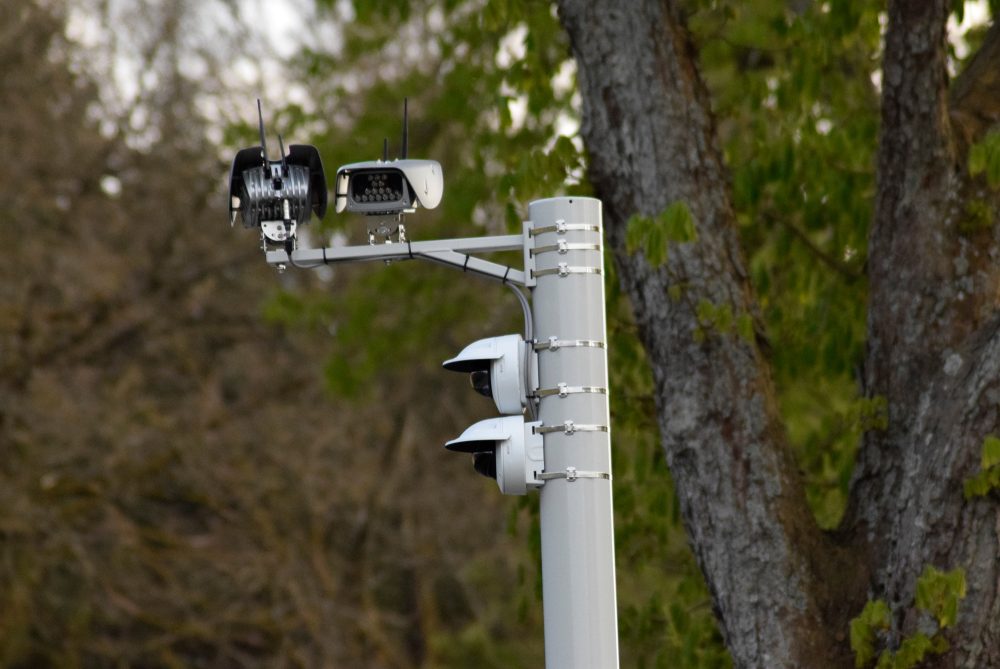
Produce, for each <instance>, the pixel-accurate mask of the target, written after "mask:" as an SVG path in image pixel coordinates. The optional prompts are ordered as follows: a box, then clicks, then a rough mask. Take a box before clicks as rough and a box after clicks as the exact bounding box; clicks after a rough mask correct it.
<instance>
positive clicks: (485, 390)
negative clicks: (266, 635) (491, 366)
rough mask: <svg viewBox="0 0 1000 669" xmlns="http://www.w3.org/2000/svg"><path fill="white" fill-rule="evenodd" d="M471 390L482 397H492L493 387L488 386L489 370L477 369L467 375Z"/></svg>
mask: <svg viewBox="0 0 1000 669" xmlns="http://www.w3.org/2000/svg"><path fill="white" fill-rule="evenodd" d="M469 381H471V382H472V389H473V390H475V391H476V392H477V393H479V394H480V395H483V396H484V397H493V386H491V385H490V370H488V369H477V370H476V371H474V372H472V373H471V374H469Z"/></svg>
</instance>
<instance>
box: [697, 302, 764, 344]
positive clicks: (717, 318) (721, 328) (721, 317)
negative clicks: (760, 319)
mask: <svg viewBox="0 0 1000 669" xmlns="http://www.w3.org/2000/svg"><path fill="white" fill-rule="evenodd" d="M695 313H696V314H697V316H698V328H697V329H696V330H695V331H694V338H695V341H699V342H700V341H704V340H705V339H706V338H707V337H708V335H709V334H712V333H715V334H722V335H728V334H737V335H739V336H740V337H741V338H742V339H743V340H744V341H747V342H752V341H753V318H752V317H751V316H750V314H739V315H738V316H737V315H734V314H733V308H732V306H730V305H728V304H713V303H712V302H709V301H708V300H702V301H701V302H699V303H698V305H697V306H696V307H695Z"/></svg>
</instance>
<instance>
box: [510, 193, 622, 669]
mask: <svg viewBox="0 0 1000 669" xmlns="http://www.w3.org/2000/svg"><path fill="white" fill-rule="evenodd" d="M528 211H529V218H530V219H531V220H530V222H529V231H530V232H529V234H530V241H529V242H528V248H529V255H530V258H531V261H532V262H530V263H529V267H528V268H526V272H530V274H531V277H532V278H533V279H534V280H535V282H536V285H535V286H534V288H533V291H532V292H533V295H532V313H533V317H534V324H535V339H536V344H535V348H536V349H537V350H538V372H539V374H538V380H539V383H538V386H539V388H538V394H539V396H540V398H541V399H540V408H539V419H540V420H541V422H542V427H541V428H540V431H543V433H544V435H545V436H544V440H545V442H544V449H545V474H544V475H543V476H544V478H545V479H546V483H545V485H544V486H542V488H541V532H542V592H543V606H544V618H545V666H546V669H614V668H616V667H618V620H617V611H616V596H615V553H614V526H613V518H612V506H611V434H610V412H609V410H608V395H607V389H608V364H607V351H606V342H607V327H606V323H605V313H604V259H603V252H602V251H603V243H602V232H603V230H602V222H601V202H600V200H596V199H593V198H586V197H561V198H551V199H546V200H537V201H535V202H532V203H531V204H530V205H529V209H528ZM530 265H534V266H533V267H530Z"/></svg>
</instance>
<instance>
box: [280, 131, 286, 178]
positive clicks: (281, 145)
mask: <svg viewBox="0 0 1000 669" xmlns="http://www.w3.org/2000/svg"><path fill="white" fill-rule="evenodd" d="M278 150H280V151H281V173H282V174H283V175H284V176H286V177H287V176H288V163H287V162H285V143H284V142H283V141H281V133H280V132H279V133H278Z"/></svg>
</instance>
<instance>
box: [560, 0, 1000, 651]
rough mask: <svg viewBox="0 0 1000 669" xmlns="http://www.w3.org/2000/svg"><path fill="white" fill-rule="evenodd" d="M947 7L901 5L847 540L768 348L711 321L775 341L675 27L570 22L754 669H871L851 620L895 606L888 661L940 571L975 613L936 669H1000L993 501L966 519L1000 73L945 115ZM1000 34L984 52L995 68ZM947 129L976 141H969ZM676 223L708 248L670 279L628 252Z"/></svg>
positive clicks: (999, 349)
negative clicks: (984, 169)
mask: <svg viewBox="0 0 1000 669" xmlns="http://www.w3.org/2000/svg"><path fill="white" fill-rule="evenodd" d="M948 4H949V3H947V2H945V1H944V0H936V1H934V2H917V1H915V0H914V1H913V2H896V3H891V8H890V13H889V14H890V21H889V27H888V33H887V37H886V50H885V62H884V76H883V81H884V87H885V89H884V92H883V114H882V122H883V128H882V137H881V141H880V147H879V159H878V192H877V195H876V207H875V220H874V221H873V225H872V231H871V240H870V248H869V258H870V260H869V275H870V277H869V278H870V282H871V303H870V307H869V347H868V355H867V360H866V361H865V370H866V371H865V387H866V391H867V393H868V395H869V396H876V395H881V396H884V397H885V398H886V400H887V402H888V407H889V426H888V429H887V430H884V431H879V432H871V433H869V434H867V435H866V436H865V439H864V444H863V448H862V450H861V453H860V455H859V458H858V463H857V465H856V471H855V476H854V479H853V484H852V490H851V500H850V503H849V509H848V513H847V514H846V518H845V521H844V525H843V527H842V528H841V529H840V530H839V531H837V532H835V533H826V532H822V531H821V530H820V529H819V528H818V527H817V525H816V523H815V521H814V519H813V517H812V514H811V512H810V511H809V508H808V506H807V504H806V500H805V495H804V493H803V486H802V483H801V481H800V480H799V475H798V470H797V467H796V464H795V461H794V459H793V457H792V455H791V452H790V449H789V446H788V443H787V438H786V435H785V431H784V428H783V426H782V424H781V420H780V416H779V414H778V411H777V408H776V399H775V391H774V388H773V384H772V382H771V378H770V370H769V362H768V360H767V356H766V353H765V351H764V350H763V349H762V347H761V346H760V344H759V340H758V339H756V338H754V337H751V336H745V335H746V333H744V335H740V334H738V333H735V332H728V331H716V330H712V328H711V327H710V326H708V327H706V323H705V322H704V317H702V320H699V309H700V308H703V307H704V305H706V304H708V305H711V307H712V308H713V309H716V310H717V309H720V308H721V309H726V310H728V312H729V313H730V314H732V315H733V316H734V317H735V318H737V319H738V318H741V317H742V318H750V319H752V322H753V323H755V324H756V322H757V307H756V305H755V300H754V296H753V291H752V288H751V286H750V284H749V281H748V278H747V273H746V270H745V266H746V263H745V260H744V256H743V252H742V250H741V249H740V247H739V240H738V236H737V231H736V226H735V221H734V215H733V211H732V206H731V197H730V193H729V187H728V182H727V179H728V175H727V172H726V169H725V166H724V165H723V161H722V158H721V153H720V151H719V149H718V146H717V138H716V132H715V128H714V126H713V119H712V116H711V113H710V102H709V97H708V93H707V91H706V88H705V86H704V84H703V82H702V80H701V78H700V75H699V72H698V68H697V56H696V53H695V49H694V47H693V45H692V42H691V39H690V36H689V35H688V33H687V31H686V28H685V25H684V21H683V18H682V16H681V14H680V12H679V10H678V9H677V8H676V7H675V6H674V3H672V2H666V1H663V0H636V1H635V2H630V3H627V4H620V5H619V4H616V3H594V2H590V1H589V0H560V2H559V11H560V19H561V21H562V23H563V25H564V27H565V28H566V30H567V32H568V34H569V36H570V41H571V44H572V48H573V54H574V56H575V58H576V61H577V66H578V77H579V86H580V91H581V95H582V99H583V126H582V130H581V132H582V135H583V138H584V141H585V143H586V146H587V149H588V151H589V155H590V179H591V181H592V183H593V185H594V187H595V189H596V191H597V194H598V196H599V197H600V198H601V199H602V200H603V201H604V205H605V221H606V227H607V230H608V235H609V243H610V246H611V247H612V249H613V250H614V254H615V261H616V264H617V267H618V270H619V274H620V277H621V282H622V285H623V288H624V290H625V291H626V293H627V294H628V295H629V297H630V299H631V301H632V305H633V308H634V310H635V314H636V319H637V322H638V323H639V327H640V332H641V337H642V340H643V343H644V345H645V347H646V349H647V352H648V355H649V358H650V361H651V363H652V366H653V372H654V378H655V382H656V400H657V408H658V414H659V425H660V430H661V434H662V441H663V447H664V449H665V452H666V456H667V461H668V463H669V466H670V469H671V473H672V475H673V477H674V481H675V484H676V488H677V494H678V497H679V499H680V504H681V507H682V510H683V515H684V520H685V525H686V528H687V531H688V534H689V537H690V540H691V544H692V547H693V549H694V552H695V554H696V556H697V559H698V561H699V564H700V566H701V569H702V571H703V572H704V574H705V578H706V581H707V582H708V585H709V589H710V590H711V593H712V597H713V601H714V604H715V606H716V611H717V615H718V617H719V621H720V624H721V627H722V631H723V634H724V636H725V639H726V643H727V645H728V646H729V648H730V650H731V652H732V655H733V658H734V660H735V662H736V664H737V666H740V667H814V668H821V667H853V666H854V656H853V653H852V651H851V649H850V647H849V643H848V641H847V639H848V625H849V621H850V619H851V618H853V617H854V616H856V615H857V614H858V613H860V611H861V609H862V608H863V607H864V605H865V602H866V600H868V599H872V598H877V597H883V598H885V599H886V601H887V602H888V603H889V605H890V608H891V610H892V613H893V616H892V618H893V620H892V627H891V630H890V634H889V639H888V647H889V649H890V650H891V649H892V648H893V645H894V644H898V643H899V641H900V640H901V639H902V638H904V637H905V636H907V635H910V634H912V633H913V632H914V631H915V630H916V629H917V626H918V623H920V620H919V617H918V615H917V612H916V609H915V608H914V606H913V601H914V591H915V587H916V581H917V578H918V577H919V576H920V574H921V573H922V572H923V570H924V568H925V567H926V566H928V565H933V566H935V567H937V568H939V569H954V568H957V567H961V568H964V569H965V571H966V576H967V580H968V596H967V597H966V598H965V599H964V600H963V601H962V603H961V606H960V609H959V619H958V623H957V625H955V626H954V627H953V628H951V629H949V630H947V632H946V634H947V638H948V640H949V641H950V643H951V647H952V649H953V650H951V651H950V652H948V653H945V654H943V655H939V656H935V657H934V658H933V659H931V660H929V661H928V662H929V663H928V664H925V665H922V666H941V667H959V666H962V667H985V666H1000V624H998V623H997V622H996V621H997V620H1000V568H998V559H997V555H998V546H1000V544H998V537H1000V511H998V508H997V504H996V499H995V498H990V497H980V498H977V499H976V500H973V501H966V500H965V499H964V497H963V481H964V479H965V478H967V477H968V476H970V475H972V474H973V473H974V472H975V471H976V469H977V466H978V459H979V452H980V447H981V444H982V441H983V438H984V437H985V436H986V435H987V434H990V433H996V432H997V431H998V430H1000V428H998V426H997V425H996V423H997V421H998V420H1000V415H998V410H997V408H998V407H997V405H998V399H1000V390H998V388H997V382H998V379H1000V317H998V316H997V309H996V306H997V297H998V293H997V289H996V286H997V283H998V278H1000V277H998V276H997V270H996V269H995V267H996V261H997V260H998V258H1000V256H998V253H997V252H998V250H1000V249H998V248H997V234H996V231H995V229H994V228H991V229H990V230H989V231H987V232H985V233H977V234H979V236H977V237H976V238H975V239H972V238H967V237H965V236H963V235H962V234H960V233H959V232H958V225H957V222H958V219H959V217H960V216H961V212H962V211H963V209H962V202H963V198H966V197H969V196H970V194H971V193H972V192H973V190H975V189H976V188H977V185H976V184H975V183H974V182H973V181H972V180H970V178H969V176H968V174H967V173H966V171H965V169H964V157H963V156H962V153H963V151H964V150H965V149H964V147H966V146H967V145H968V143H969V142H971V141H975V139H977V138H978V137H980V136H981V135H982V133H983V132H984V131H985V128H987V127H988V125H989V123H988V122H986V121H983V118H984V113H981V112H976V110H975V109H973V108H972V107H973V106H974V105H972V103H970V102H968V101H977V103H976V105H975V106H977V107H978V108H982V107H983V104H982V100H983V98H984V97H985V96H987V95H988V94H989V93H990V92H991V91H992V90H993V89H995V88H997V87H996V86H995V85H994V82H993V79H994V78H995V77H994V71H995V69H996V62H995V60H994V62H993V67H990V66H989V63H987V64H986V65H980V66H979V67H978V72H979V74H978V75H972V76H970V77H969V78H968V80H967V81H960V82H959V83H960V84H961V85H962V87H963V88H962V94H961V96H959V95H956V96H955V97H956V100H961V101H966V102H965V103H964V104H965V106H964V107H962V106H961V105H960V104H957V103H956V104H952V106H951V108H949V93H948V88H947V73H946V70H945V57H946V49H945V46H946V42H945V21H946V19H947V11H948ZM996 32H997V31H996V30H994V31H991V33H990V34H991V36H993V38H992V39H988V40H987V45H986V46H984V48H983V53H994V52H996V48H995V46H993V45H994V43H995V39H996V36H995V33H996ZM977 60H978V59H977ZM969 69H970V71H971V70H972V69H973V68H972V67H970V68H969ZM963 76H964V75H963ZM956 87H958V84H956ZM991 87H992V88H991ZM984 111H990V112H992V108H989V109H987V110H984ZM950 117H954V118H967V119H972V120H971V121H970V122H969V123H965V124H964V125H963V127H962V130H963V132H962V135H961V137H960V138H959V140H960V141H956V140H955V139H953V132H954V131H953V130H952V125H951V124H952V122H951V121H950V120H949V118H950ZM987 121H990V119H989V118H988V115H987ZM956 147H957V148H956ZM980 186H981V185H980ZM977 197H984V196H983V194H982V193H978V195H977ZM677 201H682V202H684V203H685V204H686V205H687V206H688V208H689V209H690V211H691V213H692V215H693V218H694V220H695V223H696V229H697V239H696V240H695V241H692V242H687V243H682V244H673V245H672V246H671V248H670V252H669V258H668V261H667V263H666V264H665V266H663V267H656V266H653V265H651V264H650V262H648V260H647V258H646V256H645V255H644V254H643V252H642V251H639V252H635V253H630V252H629V250H628V249H627V247H626V242H625V240H626V227H627V224H628V220H629V219H630V217H632V216H633V215H635V214H642V215H646V216H655V215H656V214H658V213H660V212H662V211H663V210H664V209H666V207H667V206H668V205H670V204H671V203H674V202H677ZM925 622H926V621H925ZM935 663H936V664H935Z"/></svg>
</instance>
